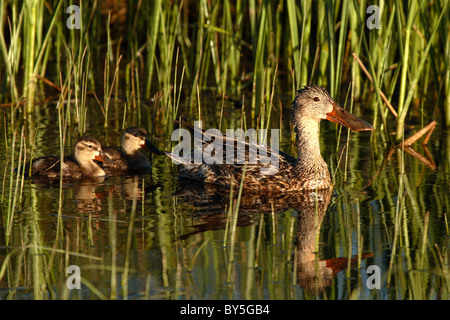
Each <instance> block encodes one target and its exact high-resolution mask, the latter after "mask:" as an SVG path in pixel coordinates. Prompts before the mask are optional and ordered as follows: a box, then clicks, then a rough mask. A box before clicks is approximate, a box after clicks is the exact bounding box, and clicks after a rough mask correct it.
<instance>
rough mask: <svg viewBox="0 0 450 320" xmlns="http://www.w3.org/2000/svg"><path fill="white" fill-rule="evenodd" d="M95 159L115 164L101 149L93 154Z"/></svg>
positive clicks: (111, 164)
mask: <svg viewBox="0 0 450 320" xmlns="http://www.w3.org/2000/svg"><path fill="white" fill-rule="evenodd" d="M95 160H97V161H100V162H104V163H106V164H108V165H110V166H113V167H114V166H115V165H116V164H115V163H114V161H112V160H111V158H110V157H108V156H107V155H106V154H105V153H104V152H103V151H100V153H99V154H98V155H97V156H95Z"/></svg>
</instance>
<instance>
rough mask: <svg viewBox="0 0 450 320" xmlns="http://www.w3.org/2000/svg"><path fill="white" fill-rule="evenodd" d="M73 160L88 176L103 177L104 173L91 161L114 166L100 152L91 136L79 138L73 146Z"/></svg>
mask: <svg viewBox="0 0 450 320" xmlns="http://www.w3.org/2000/svg"><path fill="white" fill-rule="evenodd" d="M74 157H75V160H76V161H77V162H78V164H79V165H80V167H81V169H82V170H83V171H85V172H87V175H89V176H103V175H105V172H104V171H103V169H101V168H100V167H99V166H98V165H97V164H96V163H95V162H94V161H93V160H97V161H100V162H106V163H108V164H110V165H114V162H113V161H112V160H111V159H110V158H109V157H108V156H107V155H106V154H105V153H104V152H103V151H102V146H101V144H100V142H98V140H97V139H95V138H93V137H91V136H83V137H80V138H79V139H78V141H77V143H76V144H75V151H74Z"/></svg>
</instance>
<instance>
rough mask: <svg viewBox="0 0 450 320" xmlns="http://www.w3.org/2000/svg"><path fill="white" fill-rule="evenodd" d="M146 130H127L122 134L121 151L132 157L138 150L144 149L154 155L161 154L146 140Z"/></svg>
mask: <svg viewBox="0 0 450 320" xmlns="http://www.w3.org/2000/svg"><path fill="white" fill-rule="evenodd" d="M147 136H148V133H147V130H145V129H144V128H141V127H130V128H127V129H126V130H125V131H124V133H123V134H122V149H123V151H124V152H125V153H126V154H128V155H133V154H135V153H136V152H138V151H139V149H146V150H149V151H151V152H153V153H156V154H162V152H161V151H160V150H159V149H158V148H156V147H155V146H154V145H153V144H152V143H151V142H150V140H149V139H148V137H147Z"/></svg>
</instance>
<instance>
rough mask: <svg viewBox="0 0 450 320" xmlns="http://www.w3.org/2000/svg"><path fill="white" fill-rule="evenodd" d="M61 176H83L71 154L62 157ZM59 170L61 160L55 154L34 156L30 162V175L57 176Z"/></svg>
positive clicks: (58, 175) (76, 177)
mask: <svg viewBox="0 0 450 320" xmlns="http://www.w3.org/2000/svg"><path fill="white" fill-rule="evenodd" d="M62 169H63V172H62V174H63V177H66V178H75V179H79V178H81V177H82V176H83V172H82V171H81V169H80V166H79V165H78V163H77V162H76V161H75V159H74V158H73V157H72V156H67V157H64V160H63V167H62ZM60 171H61V160H60V158H59V157H56V156H48V157H40V158H36V159H34V160H33V161H32V163H31V176H40V177H48V178H50V179H51V178H59V177H60Z"/></svg>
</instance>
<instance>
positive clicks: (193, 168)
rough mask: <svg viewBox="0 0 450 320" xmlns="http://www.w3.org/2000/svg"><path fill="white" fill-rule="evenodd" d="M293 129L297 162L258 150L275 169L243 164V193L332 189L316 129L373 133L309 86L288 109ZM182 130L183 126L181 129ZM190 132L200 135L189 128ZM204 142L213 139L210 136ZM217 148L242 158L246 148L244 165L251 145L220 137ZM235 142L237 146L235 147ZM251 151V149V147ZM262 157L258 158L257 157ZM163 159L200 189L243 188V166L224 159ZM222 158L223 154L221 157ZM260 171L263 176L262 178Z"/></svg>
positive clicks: (262, 148) (268, 150) (260, 147)
mask: <svg viewBox="0 0 450 320" xmlns="http://www.w3.org/2000/svg"><path fill="white" fill-rule="evenodd" d="M291 117H292V124H293V126H294V128H295V132H296V136H297V138H296V144H297V151H298V157H297V158H295V157H292V156H290V155H288V154H286V153H284V152H281V151H279V152H278V151H275V150H272V149H271V148H270V147H268V146H263V145H260V144H257V145H256V148H257V149H258V152H257V154H258V155H259V154H271V155H272V156H275V157H276V158H277V161H276V162H275V163H276V164H277V165H276V166H273V165H272V162H271V163H261V162H257V163H256V164H252V163H249V162H248V160H246V161H245V163H246V167H245V168H246V171H245V176H244V180H243V186H244V189H245V190H247V191H252V192H267V193H270V192H283V191H302V190H314V189H325V188H329V187H331V186H332V183H331V177H330V173H329V171H328V166H327V164H326V163H325V161H324V160H323V158H322V156H321V154H320V144H319V129H320V121H321V120H322V119H326V120H329V121H332V122H335V123H338V124H340V125H343V126H346V127H348V128H350V129H352V130H355V131H373V127H372V126H371V125H370V124H368V123H367V122H365V121H363V120H361V119H359V118H357V117H355V116H354V115H352V114H350V113H349V112H348V111H346V110H344V109H343V108H341V107H340V106H339V105H338V104H337V103H336V102H335V101H334V100H333V98H331V96H330V94H329V93H328V92H327V91H326V90H325V89H324V88H323V87H320V86H316V85H310V86H306V87H304V88H303V89H301V90H299V91H297V96H296V97H295V99H294V101H293V103H292V116H291ZM185 126H186V125H185ZM187 127H188V128H190V129H191V130H194V131H199V130H201V129H199V128H196V127H192V126H190V125H187ZM201 131H202V132H201V134H203V135H204V136H206V137H208V133H207V132H205V131H204V130H201ZM208 138H211V136H209V137H208ZM217 139H219V138H218V137H216V136H215V143H216V144H217V143H219V146H222V147H223V149H222V150H226V148H228V145H231V146H234V149H235V150H234V151H235V152H234V154H235V155H236V154H237V153H238V152H243V151H242V147H241V149H238V147H237V146H238V145H245V149H244V150H245V159H248V158H249V149H250V148H249V144H250V143H249V142H247V141H242V140H241V139H238V138H236V137H227V136H225V135H223V136H221V138H220V139H221V140H220V141H218V140H217ZM238 140H239V143H238ZM211 141H212V140H211V139H209V141H206V140H205V139H204V140H203V141H202V148H203V150H205V148H206V147H207V146H208V145H209V143H211ZM252 147H255V145H252ZM261 151H262V152H261ZM166 154H167V155H168V156H169V157H170V158H172V159H173V160H174V162H175V163H178V164H179V163H181V165H180V172H179V176H180V178H188V179H191V180H197V181H200V182H203V183H211V184H215V185H217V186H222V187H225V188H227V189H228V188H229V187H230V185H231V184H233V186H234V187H235V188H238V187H239V186H240V184H241V180H242V174H243V170H244V166H245V164H236V163H233V164H227V163H226V159H225V158H224V161H223V163H222V164H216V163H212V164H207V163H201V164H198V163H194V162H193V158H192V157H191V161H190V162H187V161H186V163H184V162H183V161H182V160H181V158H180V157H178V155H174V154H172V153H169V152H166ZM223 154H224V156H225V152H224V153H223ZM262 169H264V170H265V171H264V172H266V173H265V174H262Z"/></svg>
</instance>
